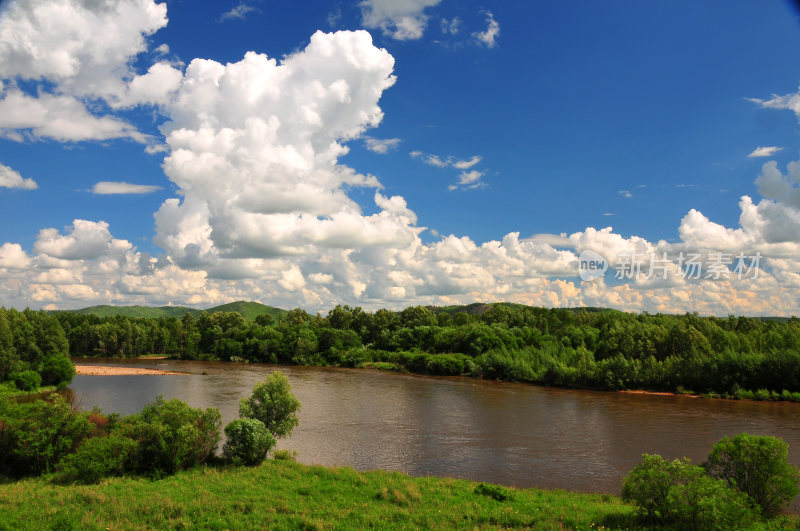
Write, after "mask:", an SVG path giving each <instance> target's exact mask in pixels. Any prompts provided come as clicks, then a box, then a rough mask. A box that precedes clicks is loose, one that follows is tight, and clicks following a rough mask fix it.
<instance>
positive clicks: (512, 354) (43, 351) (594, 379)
mask: <svg viewBox="0 0 800 531" xmlns="http://www.w3.org/2000/svg"><path fill="white" fill-rule="evenodd" d="M590 310H594V311H590ZM67 353H69V354H70V355H72V356H115V357H134V356H141V355H146V354H161V355H166V356H170V357H174V358H178V359H209V360H233V361H252V362H264V363H283V364H298V365H336V366H344V367H374V368H380V369H388V370H407V371H410V372H415V373H422V374H435V375H467V376H472V377H477V378H489V379H502V380H510V381H520V382H533V383H540V384H545V385H555V386H570V387H585V388H599V389H649V390H659V391H678V392H688V391H690V390H691V391H693V392H698V393H710V394H719V395H723V396H737V397H746V398H749V397H756V398H762V399H765V398H773V399H777V398H783V399H790V400H792V399H794V400H800V320H798V319H796V318H791V319H787V320H765V319H758V318H747V317H733V316H731V317H727V318H714V317H699V316H698V315H696V314H686V315H663V314H658V315H651V314H647V313H643V314H638V315H637V314H630V313H623V312H617V311H613V310H603V311H597V310H596V309H584V310H574V309H573V310H567V309H546V308H535V307H527V306H522V305H514V304H505V303H498V304H488V305H486V304H474V305H470V306H461V307H447V308H436V307H422V306H414V307H410V308H406V309H405V310H402V311H399V312H395V311H389V310H378V311H377V312H374V313H368V312H365V311H363V310H362V309H361V308H350V307H348V306H337V307H336V308H334V309H333V310H331V311H330V312H329V314H328V315H327V316H326V317H321V316H319V315H317V316H312V315H310V314H308V313H306V312H305V311H303V310H300V309H296V310H292V311H290V312H286V313H283V314H280V315H278V317H277V319H276V318H275V317H274V316H273V315H268V314H265V315H259V316H257V317H256V318H255V319H254V320H252V321H248V320H246V319H245V318H244V317H243V316H242V315H241V314H239V313H235V312H215V313H208V312H203V313H201V314H200V316H199V317H197V318H195V317H194V316H193V315H191V314H186V315H184V316H183V317H181V318H177V317H162V318H137V317H128V316H123V315H119V316H113V317H99V316H96V315H81V314H76V313H69V312H58V313H55V314H46V313H44V312H33V311H30V310H26V311H24V312H18V311H16V310H0V380H8V379H9V377H10V375H12V374H19V373H20V372H21V371H24V370H25V369H29V370H33V371H37V372H39V373H40V374H42V377H43V380H44V381H45V382H46V383H58V382H57V381H56V380H57V378H56V377H54V376H53V375H52V372H53V371H50V372H48V371H47V370H46V368H47V367H51V366H53V364H54V363H55V362H54V361H53V360H54V359H63V358H64V357H65V356H66V355H67Z"/></svg>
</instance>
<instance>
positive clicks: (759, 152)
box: [747, 146, 783, 158]
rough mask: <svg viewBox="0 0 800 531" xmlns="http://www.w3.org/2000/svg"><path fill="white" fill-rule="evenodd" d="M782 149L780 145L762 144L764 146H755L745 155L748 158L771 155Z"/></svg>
mask: <svg viewBox="0 0 800 531" xmlns="http://www.w3.org/2000/svg"><path fill="white" fill-rule="evenodd" d="M779 151H783V148H782V147H779V146H764V147H761V146H759V147H757V148H755V149H754V150H753V152H752V153H750V154H749V155H747V156H748V157H750V158H757V157H771V156H772V155H774V154H775V153H777V152H779Z"/></svg>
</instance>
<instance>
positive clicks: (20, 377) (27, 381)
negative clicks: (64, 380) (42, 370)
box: [11, 370, 42, 391]
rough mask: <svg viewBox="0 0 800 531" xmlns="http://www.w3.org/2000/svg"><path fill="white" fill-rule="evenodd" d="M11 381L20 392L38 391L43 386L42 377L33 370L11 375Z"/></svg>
mask: <svg viewBox="0 0 800 531" xmlns="http://www.w3.org/2000/svg"><path fill="white" fill-rule="evenodd" d="M11 381H13V382H14V385H16V386H17V389H19V390H20V391H36V390H37V389H39V386H40V385H42V377H41V376H39V373H38V372H36V371H31V370H27V371H19V372H14V373H11Z"/></svg>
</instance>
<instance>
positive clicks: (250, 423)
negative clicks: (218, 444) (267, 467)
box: [222, 418, 277, 466]
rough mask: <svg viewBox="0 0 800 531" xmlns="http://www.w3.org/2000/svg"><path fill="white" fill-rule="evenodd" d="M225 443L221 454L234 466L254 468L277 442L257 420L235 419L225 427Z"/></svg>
mask: <svg viewBox="0 0 800 531" xmlns="http://www.w3.org/2000/svg"><path fill="white" fill-rule="evenodd" d="M225 437H227V439H228V440H227V441H226V442H225V446H223V448H222V453H223V455H224V456H225V458H226V459H228V460H229V461H230V462H231V463H233V464H234V465H245V466H254V465H259V464H261V463H263V462H264V459H266V458H267V453H269V451H270V450H271V449H272V448H273V447H274V446H275V443H276V442H277V441H276V440H275V437H274V436H273V435H272V434H271V433H270V432H269V430H267V427H266V426H264V423H263V422H261V421H260V420H257V419H248V418H244V419H236V420H234V421H232V422H230V423H229V424H228V425H227V426H225Z"/></svg>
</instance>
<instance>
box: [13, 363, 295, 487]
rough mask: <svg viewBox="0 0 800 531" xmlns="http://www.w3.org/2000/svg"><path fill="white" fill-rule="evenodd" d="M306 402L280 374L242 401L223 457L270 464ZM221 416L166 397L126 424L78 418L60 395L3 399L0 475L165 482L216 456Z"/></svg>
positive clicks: (111, 418)
mask: <svg viewBox="0 0 800 531" xmlns="http://www.w3.org/2000/svg"><path fill="white" fill-rule="evenodd" d="M299 408H300V403H299V402H298V401H297V399H296V398H295V397H294V395H293V394H292V392H291V386H290V385H289V382H288V380H287V379H286V377H285V376H284V375H283V374H282V373H281V372H279V371H276V372H274V373H272V374H270V376H269V377H268V378H267V379H266V380H265V381H264V382H261V383H259V384H258V385H256V386H255V388H254V389H253V394H252V395H251V396H250V397H249V398H246V399H242V403H241V407H240V414H241V415H242V417H243V418H241V419H237V420H234V421H233V422H231V423H230V424H229V425H228V426H227V427H226V428H225V433H226V435H228V442H227V443H226V445H225V448H224V454H225V457H226V458H227V459H229V460H230V461H231V462H232V463H234V464H245V465H256V464H260V463H261V462H263V460H264V459H265V458H266V456H267V453H268V452H269V450H270V449H271V448H272V447H274V446H275V440H276V439H277V438H280V437H284V436H288V435H289V434H290V433H291V431H292V428H294V427H295V426H296V425H297V423H298V420H297V416H296V412H297V410H298V409H299ZM221 425H222V416H221V415H220V412H219V410H217V409H214V408H208V409H205V410H203V409H195V408H192V407H190V406H189V405H187V404H186V403H185V402H182V401H181V400H178V399H172V400H165V399H164V398H163V397H162V396H160V395H159V397H158V398H156V400H155V401H154V402H153V403H151V404H149V405H147V406H145V408H144V409H142V411H141V412H140V413H137V414H134V415H128V416H126V417H123V418H120V416H119V415H117V414H111V415H108V416H106V415H104V414H103V413H102V412H101V411H99V410H93V411H89V412H85V411H79V410H78V409H76V408H74V407H72V406H71V405H70V404H68V403H67V402H66V400H65V399H64V398H63V397H61V396H60V395H58V394H56V393H53V394H50V395H48V396H47V397H44V398H40V399H37V400H34V401H33V402H31V403H27V404H17V403H12V402H9V401H7V400H4V399H0V475H4V476H11V477H23V476H35V475H39V474H43V473H50V472H57V474H56V476H55V477H54V479H55V480H56V481H59V482H62V483H69V482H80V483H94V482H97V481H99V480H100V479H102V478H104V477H110V476H120V475H125V474H138V475H147V476H150V477H161V476H164V475H169V474H174V473H175V472H177V471H179V470H187V469H189V468H193V467H195V466H197V465H200V464H203V463H205V462H207V461H209V460H211V459H212V458H213V457H214V452H215V450H216V448H217V444H218V443H219V440H220V427H221Z"/></svg>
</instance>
